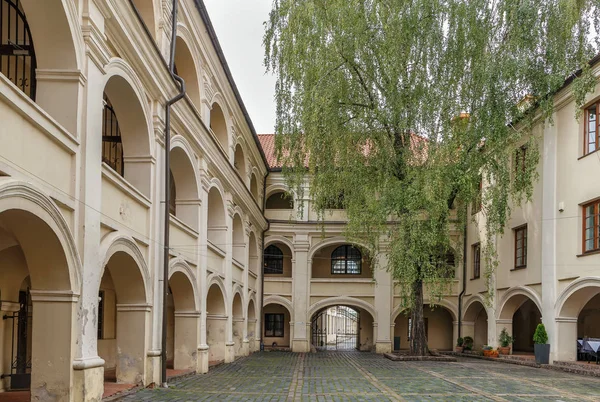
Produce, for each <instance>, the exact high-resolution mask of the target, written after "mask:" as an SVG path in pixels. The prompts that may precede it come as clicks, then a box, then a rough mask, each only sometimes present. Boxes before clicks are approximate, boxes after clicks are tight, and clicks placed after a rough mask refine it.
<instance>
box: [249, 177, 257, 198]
mask: <svg viewBox="0 0 600 402" xmlns="http://www.w3.org/2000/svg"><path fill="white" fill-rule="evenodd" d="M250 193H251V194H252V196H253V197H254V200H256V202H258V200H259V194H258V181H257V180H256V175H255V174H254V173H252V177H250Z"/></svg>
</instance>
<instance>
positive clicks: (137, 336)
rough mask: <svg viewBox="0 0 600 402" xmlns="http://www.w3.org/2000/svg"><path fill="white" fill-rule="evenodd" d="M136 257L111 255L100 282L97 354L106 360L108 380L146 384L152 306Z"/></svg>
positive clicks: (105, 372)
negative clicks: (148, 331) (148, 328)
mask: <svg viewBox="0 0 600 402" xmlns="http://www.w3.org/2000/svg"><path fill="white" fill-rule="evenodd" d="M141 269H142V268H141V267H139V266H138V264H137V262H136V261H135V260H134V258H133V257H132V256H131V255H129V254H128V253H126V252H124V251H117V252H115V253H114V254H112V255H111V256H110V258H109V260H108V263H107V264H106V267H105V269H104V274H103V275H102V280H101V282H100V291H99V305H98V312H99V314H98V356H100V357H101V358H102V359H104V362H105V363H104V376H105V382H106V383H115V382H116V383H119V384H144V383H145V380H146V354H147V350H148V345H147V333H146V330H147V327H148V323H149V322H150V312H151V309H150V306H149V305H148V304H147V301H146V289H145V285H144V278H143V276H142V273H141Z"/></svg>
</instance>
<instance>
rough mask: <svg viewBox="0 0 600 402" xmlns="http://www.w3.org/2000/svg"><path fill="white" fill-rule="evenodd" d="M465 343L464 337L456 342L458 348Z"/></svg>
mask: <svg viewBox="0 0 600 402" xmlns="http://www.w3.org/2000/svg"><path fill="white" fill-rule="evenodd" d="M463 343H464V339H463V338H462V337H460V336H459V337H458V339H457V340H456V346H462V345H463Z"/></svg>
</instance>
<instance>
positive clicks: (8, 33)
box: [0, 0, 37, 101]
mask: <svg viewBox="0 0 600 402" xmlns="http://www.w3.org/2000/svg"><path fill="white" fill-rule="evenodd" d="M0 33H1V35H0V73H2V74H3V75H5V76H6V77H7V78H8V80H9V81H10V82H12V83H13V84H15V85H16V86H17V87H18V88H19V89H20V90H21V91H22V92H23V93H25V95H27V96H29V97H30V98H31V99H32V100H34V101H35V90H36V76H35V70H36V68H37V61H36V58H35V49H34V47H33V39H32V37H31V31H30V30H29V23H28V22H27V17H26V15H25V12H24V10H23V7H22V5H21V3H20V2H19V0H0Z"/></svg>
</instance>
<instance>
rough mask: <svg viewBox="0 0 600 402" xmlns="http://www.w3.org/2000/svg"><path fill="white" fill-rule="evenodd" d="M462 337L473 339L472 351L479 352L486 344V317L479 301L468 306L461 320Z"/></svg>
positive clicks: (485, 312)
mask: <svg viewBox="0 0 600 402" xmlns="http://www.w3.org/2000/svg"><path fill="white" fill-rule="evenodd" d="M462 335H463V337H464V336H470V337H471V338H473V349H474V350H480V349H481V348H482V347H483V346H484V345H487V344H488V316H487V311H486V309H485V307H484V305H483V304H482V303H481V302H480V301H474V302H473V303H471V304H469V306H468V307H467V309H466V311H465V316H464V319H463V334H462Z"/></svg>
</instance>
